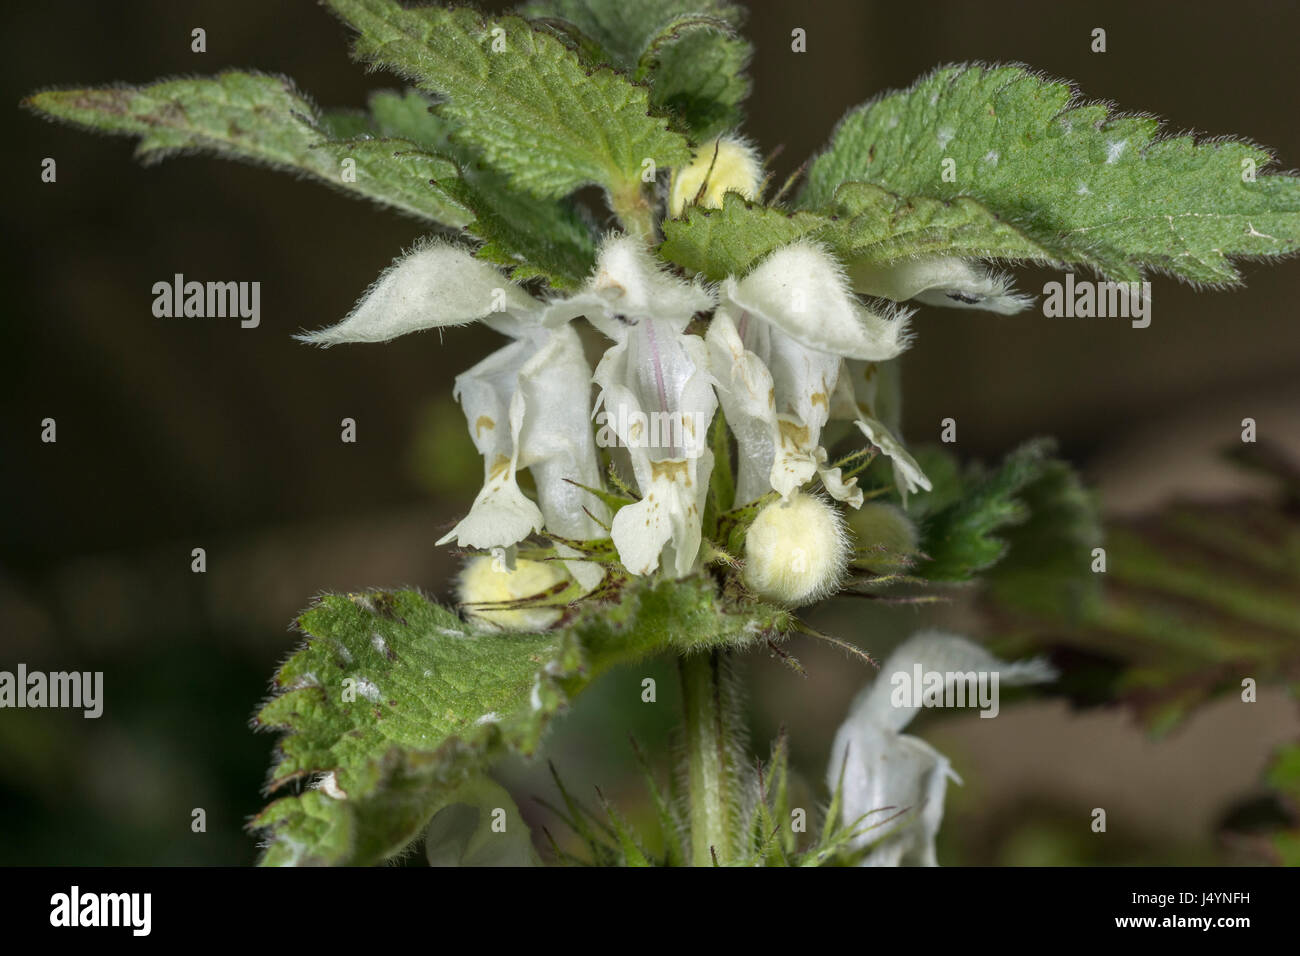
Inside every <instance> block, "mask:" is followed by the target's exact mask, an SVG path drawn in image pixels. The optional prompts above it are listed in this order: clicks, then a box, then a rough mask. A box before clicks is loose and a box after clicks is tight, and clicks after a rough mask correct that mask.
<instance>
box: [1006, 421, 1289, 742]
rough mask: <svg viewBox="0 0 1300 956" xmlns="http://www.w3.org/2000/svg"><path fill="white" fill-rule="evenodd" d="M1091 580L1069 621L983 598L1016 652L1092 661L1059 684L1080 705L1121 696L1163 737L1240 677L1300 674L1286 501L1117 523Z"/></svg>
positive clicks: (1194, 507)
mask: <svg viewBox="0 0 1300 956" xmlns="http://www.w3.org/2000/svg"><path fill="white" fill-rule="evenodd" d="M1262 450H1263V449H1262V446H1261V451H1262ZM1260 457H1261V459H1262V455H1261V456H1260ZM1258 463H1260V462H1257V464H1258ZM1297 474H1300V471H1296V470H1295V469H1294V467H1293V466H1292V470H1290V471H1289V473H1281V472H1277V475H1278V477H1279V478H1281V479H1282V480H1283V481H1284V482H1285V481H1288V480H1294V477H1295V476H1296V475H1297ZM1013 554H1014V552H1013ZM996 574H997V572H996V571H995V572H994V577H995V578H996ZM1096 577H1097V578H1099V579H1100V581H1099V584H1100V587H1101V589H1102V590H1101V594H1100V595H1099V596H1098V597H1097V598H1096V599H1095V600H1091V601H1088V602H1085V603H1084V604H1083V605H1082V608H1081V610H1082V614H1080V615H1079V616H1078V617H1077V619H1074V620H1062V616H1061V615H1060V614H1059V613H1057V612H1056V610H1052V611H1049V610H1048V609H1046V608H1044V607H1043V606H1041V604H1035V603H1033V602H1026V601H1024V600H1020V599H1015V600H1012V601H1008V600H1006V599H1007V597H1008V594H1007V593H1006V592H1005V591H1002V590H999V588H998V587H996V586H995V587H994V588H993V589H991V591H990V593H989V597H990V598H991V599H992V601H991V602H990V609H991V610H993V611H994V613H995V615H996V620H997V623H998V630H999V631H1001V632H1002V633H1003V634H1009V635H1014V636H1015V638H1016V640H1017V641H1019V642H1022V645H1023V646H1018V647H1017V651H1019V652H1024V653H1029V652H1032V651H1035V650H1043V649H1045V648H1048V647H1058V646H1063V647H1065V648H1069V652H1070V653H1075V654H1084V655H1087V657H1088V659H1089V660H1090V661H1091V662H1092V666H1091V667H1090V668H1088V669H1085V668H1081V667H1080V668H1074V669H1073V670H1074V672H1075V673H1072V674H1067V681H1066V683H1065V685H1064V686H1063V689H1064V690H1065V691H1067V692H1068V693H1070V694H1071V695H1072V696H1073V697H1075V698H1076V699H1078V700H1080V701H1081V702H1085V703H1086V702H1093V701H1097V700H1103V699H1104V700H1107V701H1111V700H1119V701H1120V702H1122V703H1124V704H1126V705H1128V706H1130V707H1132V708H1133V709H1134V710H1136V711H1137V712H1138V713H1139V714H1140V715H1141V716H1142V717H1143V718H1144V720H1145V721H1146V722H1147V724H1148V726H1150V727H1151V728H1152V729H1153V730H1156V731H1166V730H1168V729H1169V728H1171V727H1173V726H1175V725H1176V724H1177V723H1178V722H1179V721H1181V720H1182V719H1183V718H1184V717H1186V716H1187V715H1188V714H1189V713H1191V712H1192V710H1193V709H1194V708H1195V707H1196V706H1198V705H1200V704H1202V703H1204V702H1205V701H1207V700H1210V699H1212V698H1213V697H1214V696H1215V695H1216V694H1219V693H1234V692H1235V693H1238V694H1239V693H1241V690H1242V681H1243V679H1244V678H1246V677H1249V678H1251V679H1252V680H1254V681H1256V682H1257V684H1258V685H1260V686H1261V687H1262V686H1263V685H1264V684H1265V683H1266V682H1269V681H1275V682H1282V683H1290V684H1292V686H1295V683H1296V680H1297V678H1298V677H1300V520H1298V519H1297V518H1296V512H1295V510H1294V504H1291V503H1288V499H1287V498H1286V497H1285V496H1284V495H1279V496H1276V497H1273V496H1267V495H1265V496H1259V497H1252V498H1246V499H1241V500H1235V501H1224V502H1218V503H1214V502H1195V503H1193V502H1173V503H1170V504H1168V505H1166V506H1164V507H1162V508H1160V509H1159V510H1158V511H1156V512H1154V513H1151V514H1144V515H1138V516H1126V517H1124V518H1117V519H1114V520H1112V521H1110V522H1108V523H1107V525H1106V570H1105V574H1098V575H1096ZM1012 596H1013V597H1017V598H1018V597H1020V596H1018V595H1012ZM1085 671H1086V672H1085ZM1099 683H1100V684H1104V686H1098V684H1099Z"/></svg>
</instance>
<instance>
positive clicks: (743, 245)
mask: <svg viewBox="0 0 1300 956" xmlns="http://www.w3.org/2000/svg"><path fill="white" fill-rule="evenodd" d="M829 223H830V220H829V219H827V217H825V216H821V215H818V214H816V213H811V212H787V211H785V210H782V209H778V208H775V207H772V206H763V205H760V204H758V203H752V202H747V201H745V199H743V198H742V197H741V196H740V195H739V194H737V193H727V195H726V196H725V197H724V198H723V204H722V208H721V209H705V208H703V207H701V206H694V205H692V206H687V207H686V212H685V215H684V216H683V217H682V218H681V219H667V220H665V221H664V223H663V232H664V241H663V243H662V244H660V246H659V255H660V256H661V257H663V258H664V259H667V260H668V261H669V262H673V263H676V264H677V265H679V266H682V267H683V268H685V269H689V270H690V271H692V272H698V273H700V274H701V275H703V276H704V277H705V278H707V279H711V280H713V281H715V282H716V281H718V280H721V279H724V278H726V277H727V276H729V275H735V276H741V275H744V274H745V273H746V272H748V271H749V270H750V269H752V268H753V267H754V266H756V265H757V264H758V263H759V261H760V260H761V259H762V258H763V257H764V256H766V255H767V254H768V253H770V252H772V251H774V250H776V249H779V248H780V247H781V246H784V245H787V244H788V243H791V242H794V241H795V240H796V239H801V238H804V237H808V236H815V235H816V234H817V233H818V232H819V231H821V230H824V229H826V228H827V227H828V225H829Z"/></svg>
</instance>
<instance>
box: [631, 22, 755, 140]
mask: <svg viewBox="0 0 1300 956" xmlns="http://www.w3.org/2000/svg"><path fill="white" fill-rule="evenodd" d="M753 55H754V49H753V47H751V46H750V45H749V43H748V41H746V40H745V39H743V38H742V37H740V36H739V35H737V34H736V32H735V31H734V30H733V29H731V27H730V26H729V25H728V23H727V22H726V21H725V20H721V19H718V18H716V17H701V16H696V15H686V16H682V17H678V18H677V19H676V20H674V21H672V22H671V23H669V24H668V25H666V26H665V27H663V28H662V29H661V30H660V31H659V34H658V36H656V37H655V38H654V40H652V41H651V43H650V45H649V46H648V47H647V48H646V50H645V52H644V53H643V54H642V55H641V59H640V62H639V63H638V65H637V75H638V77H644V78H646V79H647V80H649V82H650V104H651V105H652V106H654V107H655V108H656V109H661V110H669V111H671V112H673V113H675V114H676V115H677V116H678V117H679V118H680V120H681V122H682V124H683V125H684V126H685V127H686V129H687V130H689V131H690V133H691V138H692V139H693V140H695V141H696V142H703V141H705V140H708V139H712V138H713V137H715V136H717V135H719V134H720V133H724V132H726V131H728V130H730V129H734V128H735V127H737V126H739V125H740V123H741V120H742V119H743V118H744V116H743V113H742V112H741V109H740V104H741V103H743V102H744V101H745V99H746V97H748V96H749V91H750V82H749V76H748V75H747V74H746V73H745V68H746V67H747V66H748V65H749V60H750V57H752V56H753Z"/></svg>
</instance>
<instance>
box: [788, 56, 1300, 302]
mask: <svg viewBox="0 0 1300 956" xmlns="http://www.w3.org/2000/svg"><path fill="white" fill-rule="evenodd" d="M1273 160H1274V158H1273V156H1272V155H1271V154H1270V153H1268V152H1267V151H1265V150H1263V149H1261V148H1259V147H1257V146H1254V145H1252V144H1250V143H1247V142H1242V141H1239V140H1230V139H1218V140H1208V141H1203V142H1200V143H1197V142H1195V141H1194V139H1193V138H1192V137H1190V136H1176V137H1168V138H1162V137H1161V135H1160V124H1159V121H1158V120H1156V119H1153V118H1151V117H1148V116H1133V115H1125V114H1120V113H1114V112H1112V111H1111V109H1110V108H1109V107H1108V106H1106V105H1105V104H1101V103H1089V102H1087V101H1084V100H1082V99H1080V98H1079V96H1078V94H1077V92H1076V91H1075V89H1074V88H1073V87H1072V86H1070V85H1069V84H1067V83H1062V82H1057V81H1052V80H1047V79H1044V78H1043V77H1041V76H1039V75H1037V74H1035V73H1032V72H1030V71H1029V70H1027V69H1025V68H1023V67H1021V66H1003V67H986V66H951V67H945V68H943V69H940V70H937V71H935V72H934V73H931V74H929V75H928V76H926V77H924V78H922V79H921V80H919V81H918V82H917V83H916V84H915V85H914V86H912V87H911V88H910V89H908V90H905V91H902V92H896V93H890V94H888V95H885V96H883V97H881V98H879V99H877V100H874V101H872V102H870V103H868V104H866V105H864V106H861V107H858V108H857V109H855V110H853V111H851V112H850V113H849V114H848V115H847V116H846V117H845V118H844V120H843V121H842V122H841V123H840V126H839V128H838V129H837V130H836V132H835V135H834V136H833V138H832V140H831V143H830V146H829V147H828V148H827V149H826V150H825V151H824V152H823V153H822V154H821V155H819V156H818V157H817V158H816V160H815V161H814V162H813V164H812V166H811V168H810V169H809V173H808V182H807V184H806V187H805V189H804V191H803V194H802V196H801V197H800V205H801V206H802V207H803V208H807V209H821V210H827V209H830V208H831V207H832V206H833V205H834V201H835V197H836V192H837V190H838V189H840V187H841V185H842V184H843V183H846V182H867V183H873V184H875V185H877V186H880V187H881V188H883V189H886V190H888V191H889V192H892V193H896V194H897V195H899V196H905V197H918V196H924V197H927V198H929V199H937V200H951V201H956V200H959V199H960V198H962V197H966V198H969V199H972V200H975V201H976V202H978V203H980V204H982V205H983V206H984V207H986V208H987V209H988V210H989V211H990V212H992V213H995V214H996V215H997V216H998V217H1000V218H1001V220H1002V221H1003V222H1004V223H1005V224H1007V225H1009V226H1011V227H1014V228H1015V229H1016V230H1018V231H1019V232H1021V233H1023V234H1024V235H1025V236H1026V237H1028V238H1029V239H1030V240H1032V241H1033V242H1035V243H1038V244H1041V245H1042V247H1043V248H1045V249H1047V250H1050V251H1051V253H1052V254H1053V256H1054V257H1057V258H1060V259H1061V260H1063V261H1065V262H1069V263H1074V264H1081V265H1086V266H1090V267H1092V268H1094V269H1096V270H1097V271H1098V272H1101V273H1103V274H1105V275H1106V276H1108V277H1109V278H1112V279H1115V280H1120V281H1133V280H1137V279H1139V278H1140V277H1141V276H1142V274H1143V273H1144V272H1145V271H1147V270H1156V271H1160V272H1166V273H1169V274H1171V275H1175V276H1178V277H1179V278H1182V279H1186V280H1189V281H1193V282H1204V283H1228V282H1235V281H1236V280H1237V278H1238V273H1237V270H1236V269H1235V268H1234V266H1233V264H1232V261H1231V260H1232V259H1233V258H1236V257H1260V256H1278V255H1284V254H1287V253H1291V252H1294V251H1296V250H1297V249H1300V179H1297V178H1296V177H1293V176H1285V175H1279V174H1275V173H1268V174H1266V173H1265V172H1264V170H1265V168H1266V167H1268V166H1270V165H1271V164H1272V163H1273ZM946 161H951V162H950V163H949V162H946ZM945 169H947V170H950V171H951V173H952V175H951V176H950V177H949V179H951V181H945V177H944V173H945ZM1252 171H1253V172H1254V176H1253V177H1252V176H1250V175H1248V174H1249V173H1251V172H1252ZM958 254H959V253H958ZM1018 258H1019V256H1018Z"/></svg>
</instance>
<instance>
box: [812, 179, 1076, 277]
mask: <svg viewBox="0 0 1300 956" xmlns="http://www.w3.org/2000/svg"><path fill="white" fill-rule="evenodd" d="M831 208H832V210H833V211H834V215H835V219H834V221H833V223H831V224H829V225H828V226H827V228H826V229H825V230H824V231H823V232H822V233H821V234H820V238H821V239H822V240H823V241H824V242H826V243H827V245H829V246H830V247H831V249H832V250H833V251H834V252H835V253H836V255H838V256H839V257H840V259H842V260H843V261H844V262H845V263H846V264H847V265H848V266H849V267H850V270H852V268H853V267H854V266H860V265H864V264H877V263H879V264H888V263H891V262H896V261H898V260H900V259H914V258H920V257H923V256H939V255H949V256H952V255H955V256H964V257H967V258H986V259H1016V260H1020V259H1024V260H1031V261H1035V262H1055V261H1057V259H1058V253H1057V251H1056V250H1052V249H1049V248H1048V247H1046V246H1044V245H1041V244H1040V243H1038V242H1036V241H1035V240H1033V239H1031V238H1030V237H1029V236H1028V235H1026V234H1025V233H1024V232H1022V231H1021V230H1020V229H1018V228H1016V227H1015V226H1014V225H1012V224H1011V223H1009V222H1006V221H1004V220H1003V219H1002V218H1000V217H999V216H998V215H997V214H996V213H994V212H991V211H990V210H989V209H987V208H986V207H985V206H983V205H981V204H980V203H978V202H976V201H975V200H974V199H971V198H969V197H967V196H957V197H955V198H953V199H930V198H927V197H925V196H914V197H911V198H905V197H902V196H897V195H895V194H893V193H891V192H888V191H887V190H884V189H881V188H880V187H879V186H873V185H871V184H870V183H844V184H842V185H841V186H840V187H839V188H838V189H837V190H836V191H835V197H834V200H833V202H832V204H831Z"/></svg>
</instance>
